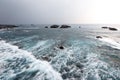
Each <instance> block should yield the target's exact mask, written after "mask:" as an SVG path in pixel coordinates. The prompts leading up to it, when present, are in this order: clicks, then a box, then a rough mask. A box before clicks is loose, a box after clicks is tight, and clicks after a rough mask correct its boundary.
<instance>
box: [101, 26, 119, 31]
mask: <svg viewBox="0 0 120 80" xmlns="http://www.w3.org/2000/svg"><path fill="white" fill-rule="evenodd" d="M102 28H103V29H109V30H112V31H117V30H118V29H116V28H113V27H102Z"/></svg>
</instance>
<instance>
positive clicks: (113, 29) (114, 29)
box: [109, 27, 117, 31]
mask: <svg viewBox="0 0 120 80" xmlns="http://www.w3.org/2000/svg"><path fill="white" fill-rule="evenodd" d="M109 30H112V31H117V29H116V28H111V27H109Z"/></svg>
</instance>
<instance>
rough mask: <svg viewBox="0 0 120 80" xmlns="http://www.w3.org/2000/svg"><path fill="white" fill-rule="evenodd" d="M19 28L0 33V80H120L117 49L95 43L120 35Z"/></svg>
mask: <svg viewBox="0 0 120 80" xmlns="http://www.w3.org/2000/svg"><path fill="white" fill-rule="evenodd" d="M19 26H20V27H18V28H15V29H11V30H1V31H0V38H1V39H2V40H4V41H0V44H1V45H0V63H1V64H0V80H120V76H119V75H120V49H119V48H118V47H119V46H118V47H115V46H116V45H114V44H111V43H109V42H107V41H106V42H105V41H103V40H99V39H96V36H98V35H99V36H103V37H104V36H114V37H117V38H120V36H119V34H120V31H116V32H115V31H109V30H104V29H101V25H71V26H72V28H68V29H59V28H58V29H51V28H44V27H45V26H50V25H19ZM79 26H81V28H79ZM83 26H86V27H83ZM87 26H91V27H87ZM94 26H96V27H94ZM99 26H100V27H99ZM5 41H6V42H5ZM118 45H119V43H118ZM60 46H63V48H64V49H60V48H59V47H60Z"/></svg>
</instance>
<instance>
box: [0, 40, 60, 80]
mask: <svg viewBox="0 0 120 80" xmlns="http://www.w3.org/2000/svg"><path fill="white" fill-rule="evenodd" d="M0 44H1V45H0V80H62V78H61V75H60V73H58V72H56V71H55V70H54V69H53V68H52V67H51V65H50V64H49V63H48V62H47V61H41V60H38V59H36V58H35V57H34V56H33V55H32V54H31V53H30V52H27V51H25V50H21V49H18V47H17V46H13V45H10V44H8V43H6V42H5V41H0Z"/></svg>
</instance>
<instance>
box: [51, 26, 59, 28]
mask: <svg viewBox="0 0 120 80" xmlns="http://www.w3.org/2000/svg"><path fill="white" fill-rule="evenodd" d="M58 27H59V25H52V26H50V28H58Z"/></svg>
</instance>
